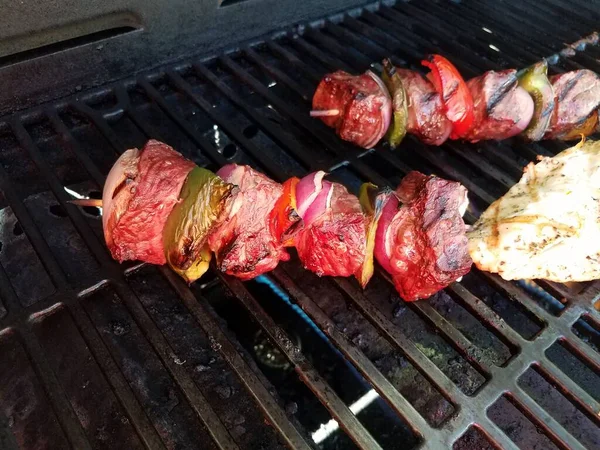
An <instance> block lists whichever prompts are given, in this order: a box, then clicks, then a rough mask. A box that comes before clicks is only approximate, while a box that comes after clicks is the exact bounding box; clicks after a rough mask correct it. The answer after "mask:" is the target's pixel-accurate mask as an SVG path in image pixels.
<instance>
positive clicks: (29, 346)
mask: <svg viewBox="0 0 600 450" xmlns="http://www.w3.org/2000/svg"><path fill="white" fill-rule="evenodd" d="M19 337H20V339H21V340H22V343H23V345H24V347H25V349H26V351H27V353H28V354H29V356H31V364H32V366H33V367H34V369H35V371H36V372H37V374H38V377H39V378H40V380H41V381H42V384H43V386H44V390H45V393H46V395H47V396H48V399H49V400H50V402H51V404H52V406H53V408H54V410H55V412H56V417H57V418H58V421H59V422H60V425H61V428H62V430H63V432H64V433H65V435H66V436H67V438H68V439H69V442H70V443H71V445H72V446H73V448H77V449H82V450H91V449H92V446H91V445H90V442H89V441H88V438H87V436H86V435H85V432H84V430H83V428H82V426H81V423H80V422H79V421H78V420H77V416H76V414H75V411H73V408H72V407H71V404H70V403H69V401H68V400H67V397H66V394H65V392H64V390H63V389H62V388H61V386H60V383H59V382H58V380H57V379H56V376H55V375H54V372H53V371H52V369H51V367H50V364H49V363H48V361H47V360H46V357H45V355H44V350H43V349H42V347H41V346H40V343H39V342H38V340H37V339H36V337H35V335H34V334H33V333H32V332H31V331H30V330H27V331H25V332H21V333H20V334H19Z"/></svg>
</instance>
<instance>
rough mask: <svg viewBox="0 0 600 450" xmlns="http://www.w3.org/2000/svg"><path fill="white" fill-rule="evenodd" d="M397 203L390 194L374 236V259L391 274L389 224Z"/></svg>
mask: <svg viewBox="0 0 600 450" xmlns="http://www.w3.org/2000/svg"><path fill="white" fill-rule="evenodd" d="M398 207H399V201H398V198H397V197H396V195H395V194H394V193H390V195H389V197H388V199H387V200H386V204H385V206H384V207H383V211H382V212H381V218H380V219H379V224H378V226H377V232H376V234H375V250H374V254H375V259H377V262H379V264H380V265H381V267H383V268H384V269H385V271H386V272H388V273H391V272H392V267H391V265H390V264H391V263H390V257H391V255H392V248H391V242H392V240H393V239H392V238H393V236H389V234H390V224H391V223H392V220H393V219H394V217H395V216H396V214H397V213H398Z"/></svg>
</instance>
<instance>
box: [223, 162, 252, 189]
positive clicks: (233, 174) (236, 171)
mask: <svg viewBox="0 0 600 450" xmlns="http://www.w3.org/2000/svg"><path fill="white" fill-rule="evenodd" d="M245 171H246V168H245V166H240V165H238V164H227V165H226V166H223V167H221V168H220V169H219V170H218V171H217V176H218V177H220V178H221V179H222V180H223V181H226V182H227V183H231V184H235V185H236V186H237V185H239V184H240V182H241V181H242V178H243V177H244V172H245Z"/></svg>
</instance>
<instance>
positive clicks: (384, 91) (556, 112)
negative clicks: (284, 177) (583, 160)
mask: <svg viewBox="0 0 600 450" xmlns="http://www.w3.org/2000/svg"><path fill="white" fill-rule="evenodd" d="M422 63H423V65H425V66H426V67H427V68H429V69H430V72H429V74H428V75H427V76H423V75H421V74H420V73H419V72H416V71H412V70H408V69H402V68H398V67H394V66H393V65H392V63H391V62H390V61H389V60H384V61H383V73H382V77H381V78H379V77H378V76H377V75H375V74H374V73H373V72H371V71H367V72H366V73H365V74H363V75H359V76H353V75H351V74H348V73H347V72H344V71H337V72H334V73H331V74H327V75H325V77H324V78H323V79H322V80H321V82H320V83H319V86H318V87H317V89H316V91H315V94H314V96H313V101H312V111H311V116H313V117H317V118H319V119H321V120H322V121H323V122H324V123H325V124H326V125H328V126H329V127H332V128H334V129H335V130H336V133H337V134H338V135H339V136H340V138H342V139H343V140H346V141H349V142H352V143H353V144H355V145H358V146H360V147H364V148H371V147H373V146H374V145H375V144H376V143H377V142H379V141H380V140H381V139H382V138H383V137H384V136H385V137H386V140H387V142H389V144H390V146H391V147H397V146H398V145H399V144H400V142H401V141H402V139H403V138H404V136H405V135H406V134H412V135H414V136H416V137H417V138H418V139H420V140H421V141H422V142H423V143H425V144H428V145H441V144H443V143H444V142H445V141H446V140H447V139H463V140H466V141H469V142H478V141H481V140H490V139H493V140H503V139H508V138H510V137H513V136H517V135H520V136H522V137H523V138H524V139H526V140H529V141H539V140H541V139H560V140H565V141H568V140H574V139H578V138H579V137H580V136H581V135H583V136H589V135H590V134H592V133H593V132H594V131H595V130H596V127H597V125H598V107H599V106H600V77H599V76H598V75H597V74H596V73H594V72H592V71H590V70H586V69H584V70H576V71H572V72H566V73H563V74H560V75H555V76H552V77H548V75H547V71H548V67H547V63H546V62H545V61H542V62H540V63H537V64H535V65H533V66H531V67H529V68H526V69H523V70H521V71H519V72H517V71H516V70H514V69H510V70H504V71H488V72H486V73H484V74H483V75H481V76H479V77H476V78H473V79H471V80H468V81H465V80H464V79H463V78H462V76H461V75H460V73H459V71H458V69H456V67H454V65H452V63H451V62H450V61H448V60H447V59H446V58H444V57H443V56H440V55H432V56H430V57H429V58H428V59H426V60H424V61H423V62H422ZM390 99H391V101H390ZM386 124H388V126H385V125H386Z"/></svg>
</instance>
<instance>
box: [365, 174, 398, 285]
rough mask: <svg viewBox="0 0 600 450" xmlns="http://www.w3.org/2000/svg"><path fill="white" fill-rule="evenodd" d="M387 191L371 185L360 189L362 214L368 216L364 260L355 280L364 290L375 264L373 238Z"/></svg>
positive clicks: (388, 191) (388, 193)
mask: <svg viewBox="0 0 600 450" xmlns="http://www.w3.org/2000/svg"><path fill="white" fill-rule="evenodd" d="M390 193H391V191H390V190H389V189H384V190H380V189H379V188H378V187H377V186H376V185H374V184H372V183H363V185H362V186H361V187H360V192H359V195H358V200H359V201H360V206H361V207H362V210H363V212H364V213H365V214H366V215H367V216H368V219H369V220H368V223H367V233H366V246H365V259H364V261H363V264H362V266H361V267H360V269H359V272H358V273H357V274H356V278H357V280H358V282H359V283H360V285H361V286H362V287H363V288H364V287H365V286H366V285H367V283H368V282H369V280H370V279H371V277H372V276H373V272H374V271H375V263H374V260H373V252H374V250H375V236H376V234H377V225H378V224H379V219H380V218H381V213H382V212H383V207H384V206H385V203H386V202H385V200H386V199H387V197H388V196H389V195H390Z"/></svg>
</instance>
